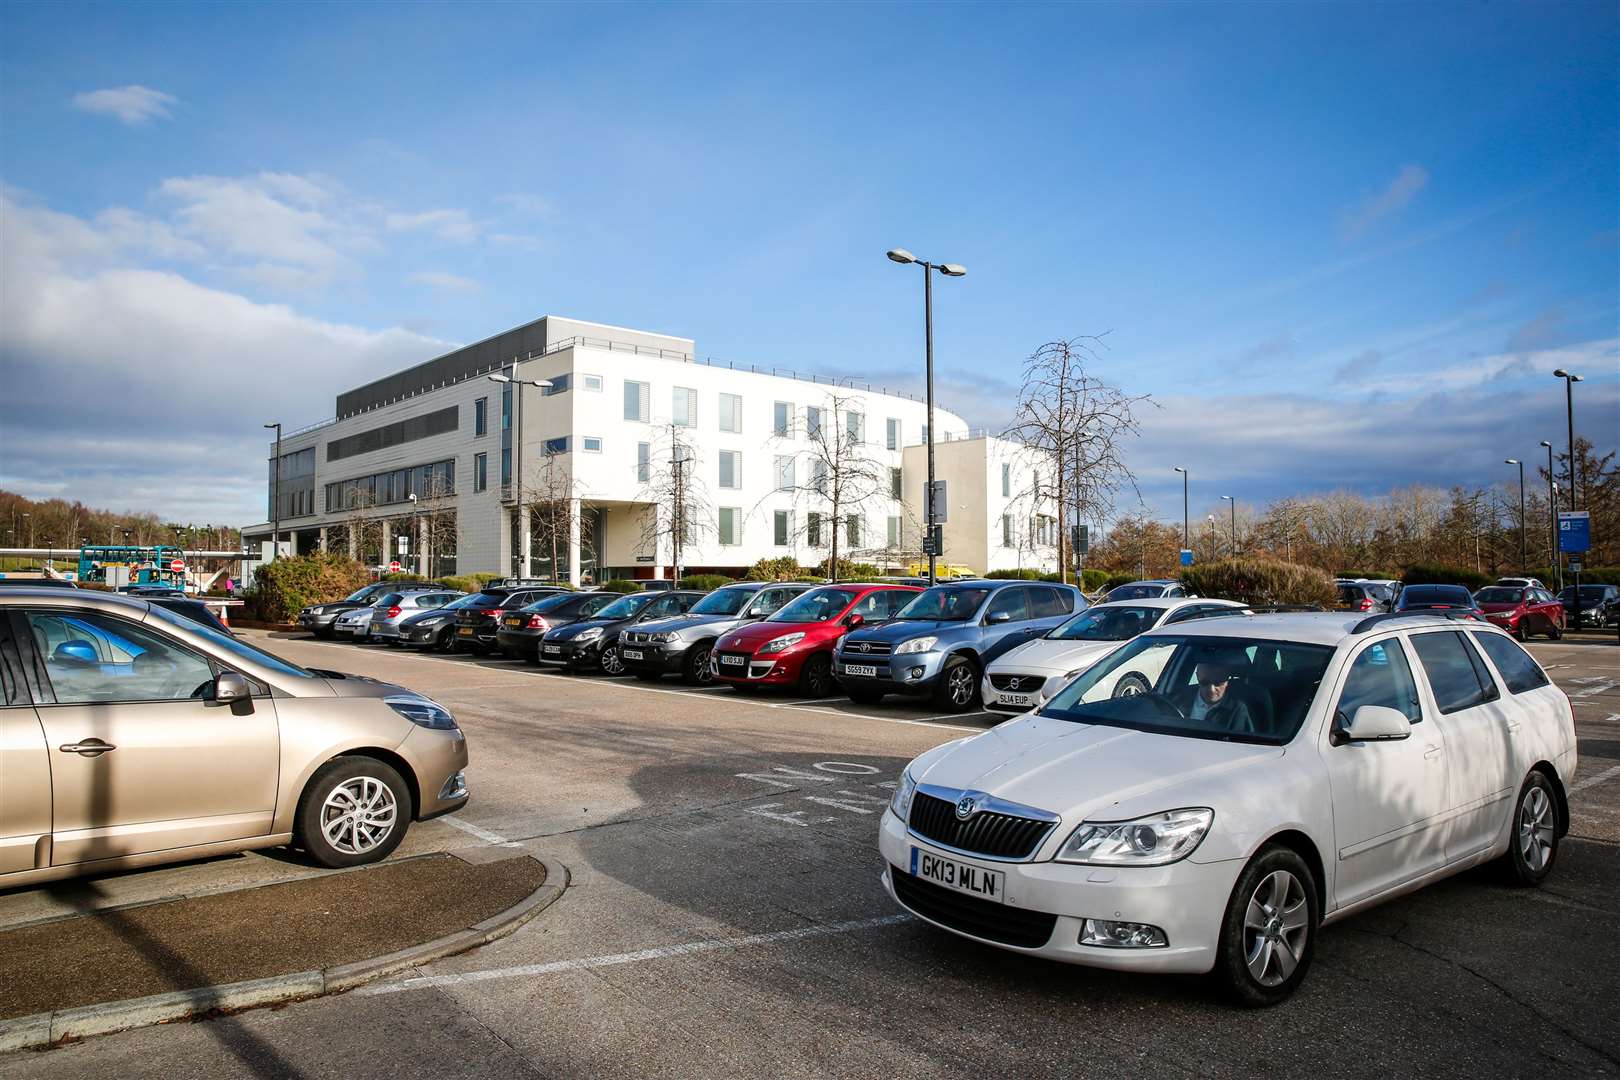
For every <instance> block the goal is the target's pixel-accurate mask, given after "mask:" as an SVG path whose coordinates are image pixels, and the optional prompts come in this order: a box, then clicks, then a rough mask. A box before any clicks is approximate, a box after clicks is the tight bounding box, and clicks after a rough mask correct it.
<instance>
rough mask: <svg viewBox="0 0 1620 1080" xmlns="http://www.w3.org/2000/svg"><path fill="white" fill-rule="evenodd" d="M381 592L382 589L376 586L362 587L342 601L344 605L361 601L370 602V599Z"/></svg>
mask: <svg viewBox="0 0 1620 1080" xmlns="http://www.w3.org/2000/svg"><path fill="white" fill-rule="evenodd" d="M382 591H383V590H382V588H381V587H380V586H378V585H376V584H371V585H362V586H360V587H359V588H358V589H356V590H354V592H352V593H350V594H349V595H348V596H345V597H344V598H343V600H344V602H345V603H349V602H353V603H359V602H361V601H362V600H370V599H371V598H372V597H374V596H376V595H377V594H378V593H380V592H382Z"/></svg>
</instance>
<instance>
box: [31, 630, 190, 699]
mask: <svg viewBox="0 0 1620 1080" xmlns="http://www.w3.org/2000/svg"><path fill="white" fill-rule="evenodd" d="M24 619H25V620H26V621H27V623H28V627H29V630H30V632H31V633H32V634H33V636H34V644H35V646H36V647H37V648H38V649H39V651H40V654H41V655H42V656H43V657H44V659H45V672H46V674H47V675H48V676H49V678H50V681H51V689H52V690H53V691H54V692H55V694H56V700H57V702H58V703H60V704H64V705H69V704H87V703H91V702H118V701H184V700H186V699H187V698H193V697H195V698H200V697H202V695H203V693H204V692H205V691H206V690H207V688H208V684H209V683H210V682H212V681H213V678H214V670H213V666H212V665H211V664H210V663H209V662H208V659H207V658H206V657H204V656H200V655H198V654H197V653H194V652H192V651H191V650H189V649H187V648H184V647H182V646H181V645H179V644H178V643H176V642H173V641H170V640H169V639H167V638H164V637H161V636H160V635H158V634H156V633H153V632H152V631H151V630H148V629H146V628H145V627H143V626H139V625H137V624H135V623H132V622H127V621H125V620H123V619H119V618H115V617H113V616H110V615H103V614H100V613H99V612H90V611H86V612H77V613H74V614H71V615H68V614H58V613H52V612H43V611H29V612H25V613H24Z"/></svg>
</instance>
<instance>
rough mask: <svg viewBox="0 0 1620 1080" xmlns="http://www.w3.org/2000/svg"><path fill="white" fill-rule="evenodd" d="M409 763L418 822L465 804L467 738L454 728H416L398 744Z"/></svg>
mask: <svg viewBox="0 0 1620 1080" xmlns="http://www.w3.org/2000/svg"><path fill="white" fill-rule="evenodd" d="M399 753H400V755H401V756H403V757H404V758H405V760H406V761H408V762H410V765H411V769H412V770H413V771H414V772H415V773H416V777H417V781H418V787H419V788H420V798H421V800H422V802H421V805H420V806H418V807H417V808H416V819H417V820H418V821H422V820H425V819H427V818H431V817H438V816H439V815H440V814H448V813H450V812H451V811H453V810H459V809H461V808H462V807H463V806H465V805H467V800H468V799H469V798H470V797H471V795H470V793H469V792H468V790H467V780H466V768H467V737H466V736H465V735H463V734H462V732H461V730H460V729H459V728H457V729H456V730H454V731H439V730H435V729H432V728H416V729H415V730H413V731H412V732H411V733H410V735H408V736H407V737H406V739H405V741H404V743H402V744H401V745H400V747H399Z"/></svg>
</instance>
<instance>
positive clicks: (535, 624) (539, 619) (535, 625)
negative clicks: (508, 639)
mask: <svg viewBox="0 0 1620 1080" xmlns="http://www.w3.org/2000/svg"><path fill="white" fill-rule="evenodd" d="M529 629H530V630H550V629H551V624H550V623H548V622H546V617H545V616H544V615H530V616H529Z"/></svg>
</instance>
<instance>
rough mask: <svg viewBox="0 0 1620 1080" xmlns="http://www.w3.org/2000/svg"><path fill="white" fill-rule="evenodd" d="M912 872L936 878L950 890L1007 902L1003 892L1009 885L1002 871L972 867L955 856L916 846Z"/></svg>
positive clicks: (936, 880) (934, 881)
mask: <svg viewBox="0 0 1620 1080" xmlns="http://www.w3.org/2000/svg"><path fill="white" fill-rule="evenodd" d="M911 873H912V875H913V876H914V877H920V878H922V879H923V880H924V881H932V882H933V883H934V884H936V885H943V886H945V887H946V888H947V889H955V890H956V891H957V892H959V893H967V894H968V895H969V896H977V897H979V898H980V899H983V900H994V901H996V902H997V903H1006V900H1005V898H1004V897H1003V896H1002V892H1003V890H1004V889H1005V887H1006V884H1007V875H1006V874H1004V873H1002V872H1001V871H1000V870H986V869H985V868H984V867H982V866H970V865H968V864H967V863H964V862H957V861H956V860H955V859H946V858H941V857H940V856H938V855H934V854H932V853H931V852H927V851H923V850H921V849H920V848H912V849H911Z"/></svg>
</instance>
